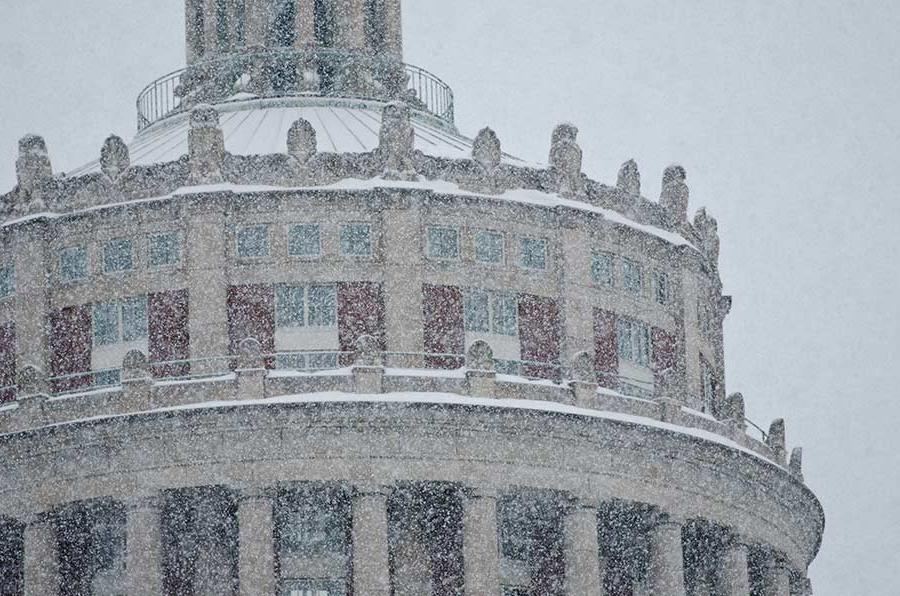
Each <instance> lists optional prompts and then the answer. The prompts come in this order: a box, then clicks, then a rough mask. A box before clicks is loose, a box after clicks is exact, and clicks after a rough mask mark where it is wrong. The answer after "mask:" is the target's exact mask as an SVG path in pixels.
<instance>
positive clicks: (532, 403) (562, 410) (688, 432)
mask: <svg viewBox="0 0 900 596" xmlns="http://www.w3.org/2000/svg"><path fill="white" fill-rule="evenodd" d="M321 403H371V404H384V405H390V404H410V405H412V404H431V405H454V406H468V407H472V406H478V407H484V408H502V409H509V410H527V411H535V412H543V413H553V414H564V415H569V416H581V417H584V418H593V419H598V420H609V421H613V422H621V423H626V424H631V425H635V426H643V427H648V428H654V429H657V430H662V431H667V432H671V433H676V434H679V435H683V436H686V437H692V438H694V439H698V440H701V441H706V442H709V443H715V444H717V445H721V446H723V447H727V448H728V449H732V450H734V451H739V452H741V453H743V454H746V455H750V456H752V457H754V458H756V459H757V460H759V461H762V462H765V463H767V464H770V465H773V466H776V467H778V468H779V469H783V467H782V466H780V465H779V464H778V463H777V462H774V461H772V460H770V459H768V458H766V457H764V456H763V455H761V454H759V453H757V452H755V451H753V450H752V449H748V448H747V447H744V446H743V445H740V444H738V443H737V442H735V441H733V440H731V439H729V438H727V437H724V436H721V435H718V434H716V433H714V432H710V431H706V430H701V429H697V428H689V427H686V426H680V425H677V424H671V423H668V422H661V421H659V420H655V419H653V418H646V417H643V416H635V415H632V414H622V413H618V412H610V411H605V410H592V409H588V408H581V407H578V406H571V405H566V404H560V403H556V402H548V401H540V400H524V399H514V398H503V399H496V398H486V397H469V396H463V395H458V394H453V393H431V392H429V393H423V392H397V393H379V394H363V393H359V394H357V393H344V392H340V391H324V392H318V393H304V394H298V395H285V396H279V397H270V398H265V399H245V400H218V401H208V402H199V403H192V404H185V405H180V406H169V407H164V408H156V409H153V410H143V411H137V412H128V413H124V414H111V415H100V416H91V417H86V418H80V419H76V420H67V421H65V422H58V423H55V424H50V425H46V426H43V427H36V428H33V429H22V431H16V432H23V431H24V430H38V429H40V428H61V427H65V426H69V425H72V424H85V423H92V422H100V421H103V420H114V419H124V418H129V417H132V416H141V415H146V414H165V413H176V412H192V411H204V410H214V409H218V408H238V407H248V406H270V405H288V404H321Z"/></svg>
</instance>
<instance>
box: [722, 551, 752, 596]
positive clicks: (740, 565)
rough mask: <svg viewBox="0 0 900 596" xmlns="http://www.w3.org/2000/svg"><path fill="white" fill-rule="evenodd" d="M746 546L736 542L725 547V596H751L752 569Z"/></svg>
mask: <svg viewBox="0 0 900 596" xmlns="http://www.w3.org/2000/svg"><path fill="white" fill-rule="evenodd" d="M748 551H749V549H748V548H747V546H746V545H744V544H741V543H740V542H737V541H734V542H732V543H731V544H729V545H727V546H726V547H725V553H724V555H723V557H722V580H723V585H722V594H723V596H750V568H749V566H748V562H747V557H748V554H749V552H748Z"/></svg>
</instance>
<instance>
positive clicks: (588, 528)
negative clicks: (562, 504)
mask: <svg viewBox="0 0 900 596" xmlns="http://www.w3.org/2000/svg"><path fill="white" fill-rule="evenodd" d="M564 532H565V558H566V594H567V595H568V596H582V595H585V594H590V595H592V596H599V595H602V594H604V591H603V577H602V576H601V575H600V571H601V565H600V543H599V541H598V538H597V509H596V508H595V507H592V506H590V505H588V504H583V503H578V504H576V505H575V506H574V507H573V508H572V509H571V510H570V511H569V512H568V514H567V515H566V519H565V523H564Z"/></svg>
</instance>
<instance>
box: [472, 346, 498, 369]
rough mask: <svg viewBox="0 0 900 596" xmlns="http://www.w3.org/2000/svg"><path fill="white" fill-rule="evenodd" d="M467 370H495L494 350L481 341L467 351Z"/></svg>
mask: <svg viewBox="0 0 900 596" xmlns="http://www.w3.org/2000/svg"><path fill="white" fill-rule="evenodd" d="M466 368H468V369H471V370H483V371H493V370H494V350H493V349H492V348H491V346H490V345H489V344H488V343H487V342H486V341H484V340H482V339H479V340H477V341H475V342H473V343H472V345H471V346H469V349H468V350H466Z"/></svg>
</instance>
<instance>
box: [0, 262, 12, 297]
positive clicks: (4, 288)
mask: <svg viewBox="0 0 900 596" xmlns="http://www.w3.org/2000/svg"><path fill="white" fill-rule="evenodd" d="M15 292H16V266H15V265H12V264H9V265H3V266H0V298H6V297H7V296H12V295H13V294H14V293H15Z"/></svg>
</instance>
